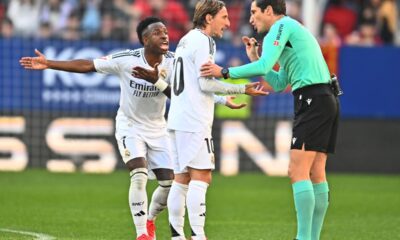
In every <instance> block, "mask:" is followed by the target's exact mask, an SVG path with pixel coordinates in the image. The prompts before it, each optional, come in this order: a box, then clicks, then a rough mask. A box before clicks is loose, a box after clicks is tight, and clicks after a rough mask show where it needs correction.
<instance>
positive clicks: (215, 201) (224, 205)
mask: <svg viewBox="0 0 400 240" xmlns="http://www.w3.org/2000/svg"><path fill="white" fill-rule="evenodd" d="M328 178H329V183H330V189H331V196H330V208H329V209H328V214H327V218H326V221H325V227H324V230H323V233H322V237H321V239H326V240H336V239H338V240H352V239H359V240H364V239H365V240H368V239H379V240H384V239H388V240H393V239H400V176H399V175H391V176H389V175H388V176H385V175H343V174H330V175H329V176H328ZM128 186H129V177H128V173H127V172H126V171H116V172H114V173H112V174H109V175H92V174H81V173H75V174H55V173H49V172H47V171H44V170H27V171H25V172H23V173H4V172H0V239H2V240H3V239H24V240H25V239H37V238H35V237H33V236H29V235H24V234H22V233H21V232H22V231H26V232H33V233H41V234H46V235H48V236H53V237H55V239H135V233H134V227H133V223H132V220H131V216H130V212H129V207H128V203H127V201H128V196H127V193H128ZM155 186H156V182H155V181H150V182H149V184H148V189H151V190H152V189H154V188H155ZM206 226H207V227H206V231H207V233H208V237H209V239H210V240H239V239H250V240H251V239H254V240H261V239H265V240H269V239H271V240H275V239H276V240H280V239H282V240H284V239H285V240H292V239H293V238H294V237H295V230H296V229H295V228H296V224H295V212H294V209H293V198H292V193H291V187H290V184H289V180H288V179H287V178H277V177H267V176H265V175H262V174H259V173H257V174H256V173H254V174H249V173H247V174H240V175H239V176H236V177H223V176H220V175H218V174H215V175H214V179H213V184H212V185H211V187H210V188H209V191H208V194H207V223H206ZM186 227H188V224H186ZM1 229H3V230H1ZM4 229H8V230H15V231H19V232H20V233H17V232H9V231H8V232H7V231H5V230H4ZM187 230H188V228H187ZM188 232H189V231H187V233H188ZM157 239H158V240H164V239H169V229H168V223H167V214H166V212H163V213H162V215H160V216H159V218H158V219H157Z"/></svg>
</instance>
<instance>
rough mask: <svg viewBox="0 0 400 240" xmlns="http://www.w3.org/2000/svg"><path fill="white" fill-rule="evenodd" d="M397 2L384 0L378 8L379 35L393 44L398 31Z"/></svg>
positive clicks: (386, 41) (385, 41)
mask: <svg viewBox="0 0 400 240" xmlns="http://www.w3.org/2000/svg"><path fill="white" fill-rule="evenodd" d="M397 21H398V12H397V3H396V2H395V0H383V1H382V4H381V6H380V8H379V10H378V15H377V23H378V30H379V36H380V38H381V39H382V41H383V42H384V43H385V44H393V43H394V40H395V36H396V33H397V30H398V29H397Z"/></svg>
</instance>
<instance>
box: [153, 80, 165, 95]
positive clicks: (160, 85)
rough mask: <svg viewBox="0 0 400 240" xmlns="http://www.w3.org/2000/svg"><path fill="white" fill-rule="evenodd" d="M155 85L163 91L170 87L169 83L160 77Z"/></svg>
mask: <svg viewBox="0 0 400 240" xmlns="http://www.w3.org/2000/svg"><path fill="white" fill-rule="evenodd" d="M154 86H155V87H156V88H158V89H159V90H160V91H161V92H164V90H165V89H167V87H168V83H167V82H166V81H164V80H162V78H159V79H158V80H157V81H156V82H155V83H154Z"/></svg>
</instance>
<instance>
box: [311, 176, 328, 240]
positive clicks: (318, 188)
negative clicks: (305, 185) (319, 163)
mask: <svg viewBox="0 0 400 240" xmlns="http://www.w3.org/2000/svg"><path fill="white" fill-rule="evenodd" d="M313 187H314V195H315V208H314V215H313V218H312V229H311V239H312V240H319V235H320V234H321V229H322V224H323V223H324V218H325V213H326V210H327V209H328V205H329V187H328V183H327V182H322V183H317V184H314V185H313Z"/></svg>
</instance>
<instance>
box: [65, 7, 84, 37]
mask: <svg viewBox="0 0 400 240" xmlns="http://www.w3.org/2000/svg"><path fill="white" fill-rule="evenodd" d="M61 38H62V39H65V40H79V39H81V37H80V19H79V15H78V13H77V12H74V13H72V14H71V15H70V16H69V18H68V21H67V25H66V26H65V28H64V29H63V30H62V32H61Z"/></svg>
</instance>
